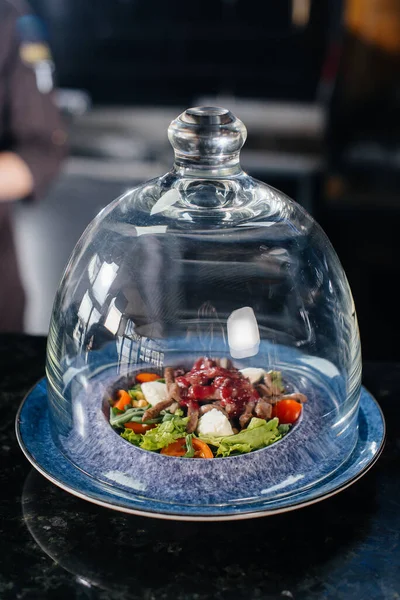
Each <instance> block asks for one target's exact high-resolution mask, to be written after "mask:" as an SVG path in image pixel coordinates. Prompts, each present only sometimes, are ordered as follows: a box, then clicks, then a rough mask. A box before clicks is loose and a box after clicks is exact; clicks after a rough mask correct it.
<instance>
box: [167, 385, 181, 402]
mask: <svg viewBox="0 0 400 600" xmlns="http://www.w3.org/2000/svg"><path fill="white" fill-rule="evenodd" d="M167 393H168V397H167V400H170V399H171V398H172V400H174V401H175V402H180V401H181V392H180V389H179V385H178V384H177V383H172V384H171V385H170V386H169V387H167Z"/></svg>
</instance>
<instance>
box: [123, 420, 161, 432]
mask: <svg viewBox="0 0 400 600" xmlns="http://www.w3.org/2000/svg"><path fill="white" fill-rule="evenodd" d="M155 426H156V425H155V423H154V424H150V425H146V424H145V423H135V422H134V421H129V423H125V425H124V427H126V429H132V431H134V432H135V433H146V431H148V430H149V429H153V427H155Z"/></svg>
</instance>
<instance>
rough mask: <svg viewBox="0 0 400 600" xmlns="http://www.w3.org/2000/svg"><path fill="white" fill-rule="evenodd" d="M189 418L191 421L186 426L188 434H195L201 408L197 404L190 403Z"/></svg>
mask: <svg viewBox="0 0 400 600" xmlns="http://www.w3.org/2000/svg"><path fill="white" fill-rule="evenodd" d="M187 416H188V417H189V421H188V422H187V425H186V431H187V432H188V433H193V431H194V430H195V429H196V427H197V423H198V421H199V407H198V406H197V404H194V403H193V402H189V405H188V414H187Z"/></svg>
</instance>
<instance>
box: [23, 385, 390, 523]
mask: <svg viewBox="0 0 400 600" xmlns="http://www.w3.org/2000/svg"><path fill="white" fill-rule="evenodd" d="M16 433H17V439H18V442H19V444H20V446H21V448H22V451H23V452H24V454H25V456H26V457H27V459H28V460H29V461H30V462H31V463H32V465H33V466H34V467H35V468H36V469H37V470H38V471H39V472H40V473H42V475H44V476H45V477H46V478H47V479H49V480H50V481H52V482H53V483H54V484H56V485H57V486H59V487H61V488H62V489H64V490H66V491H67V492H70V493H71V494H73V495H75V496H78V497H80V498H83V499H85V500H88V501H89V502H93V503H95V504H99V505H101V506H106V507H108V508H111V509H113V510H118V511H122V512H126V513H133V514H139V515H142V516H149V517H156V518H163V519H176V520H187V521H223V520H230V519H249V518H254V517H260V516H266V515H272V514H277V513H281V512H286V511H289V510H294V509H296V508H300V507H302V506H306V505H308V504H313V503H315V502H318V501H320V500H323V499H325V498H327V497H329V496H332V495H333V494H336V493H338V492H339V491H341V490H343V489H344V488H346V487H348V486H349V485H351V484H352V483H354V482H355V481H357V479H359V478H360V477H361V476H362V475H363V474H364V473H366V472H367V471H368V469H369V468H371V466H372V465H373V464H374V463H375V462H376V460H377V459H378V457H379V455H380V453H381V452H382V449H383V445H384V440H385V423H384V418H383V415H382V413H381V410H380V408H379V406H378V404H377V403H376V401H375V399H374V398H373V397H372V396H371V394H369V392H368V391H367V390H366V389H365V388H362V392H361V400H360V410H359V415H358V438H357V443H356V446H355V448H354V450H353V452H352V453H351V455H350V457H349V459H348V460H347V461H346V462H344V463H343V464H341V465H340V466H339V467H338V468H337V469H336V470H335V471H334V473H333V474H332V475H330V476H329V477H325V478H324V479H323V480H321V479H320V477H318V476H317V477H316V481H315V482H314V483H313V482H312V481H311V482H310V484H309V485H308V486H307V487H306V488H304V482H303V481H301V480H299V481H296V480H295V478H293V479H294V480H293V481H291V482H290V493H286V494H285V495H282V496H280V495H279V493H278V494H277V495H276V496H274V497H273V498H271V497H270V492H271V487H269V488H268V495H269V497H268V499H267V498H266V497H265V496H264V495H263V494H262V493H260V492H259V491H256V490H248V493H249V497H251V501H249V502H246V500H242V501H240V502H237V503H235V502H232V503H223V504H218V503H213V504H209V505H202V506H199V505H194V504H193V505H190V504H174V503H171V502H163V501H159V500H157V499H151V498H143V497H142V496H141V495H140V491H135V490H127V489H121V488H117V487H114V486H112V485H108V484H107V483H105V482H103V481H99V480H97V479H94V478H93V477H90V476H89V475H87V474H86V473H84V472H83V471H81V470H80V469H78V468H77V467H75V466H74V465H73V464H72V463H71V462H70V461H69V460H68V459H67V458H66V457H65V456H64V454H62V453H61V452H60V450H59V449H58V447H57V446H56V445H55V444H54V441H53V438H52V435H51V432H50V423H49V412H48V408H47V395H46V381H45V379H42V380H41V381H39V383H38V384H37V385H36V386H35V387H34V388H33V389H32V390H31V392H30V393H29V394H28V395H27V396H26V398H25V399H24V401H23V403H22V405H21V407H20V409H19V411H18V414H17V418H16Z"/></svg>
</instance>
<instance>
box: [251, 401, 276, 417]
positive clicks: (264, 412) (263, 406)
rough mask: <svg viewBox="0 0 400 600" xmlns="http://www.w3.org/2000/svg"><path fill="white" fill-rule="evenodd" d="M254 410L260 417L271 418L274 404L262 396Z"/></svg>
mask: <svg viewBox="0 0 400 600" xmlns="http://www.w3.org/2000/svg"><path fill="white" fill-rule="evenodd" d="M254 412H255V414H256V416H257V417H258V418H259V419H270V418H271V415H272V406H271V404H270V403H269V402H267V401H266V400H264V399H263V398H261V400H258V402H257V404H256V407H255V409H254Z"/></svg>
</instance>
